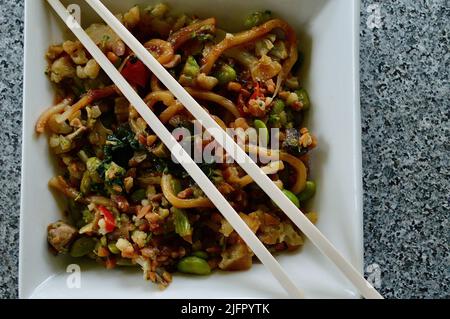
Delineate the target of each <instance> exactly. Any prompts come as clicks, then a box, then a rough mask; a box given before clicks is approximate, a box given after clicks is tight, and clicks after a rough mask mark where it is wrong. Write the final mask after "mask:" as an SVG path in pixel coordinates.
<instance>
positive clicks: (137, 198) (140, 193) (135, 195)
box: [131, 188, 147, 203]
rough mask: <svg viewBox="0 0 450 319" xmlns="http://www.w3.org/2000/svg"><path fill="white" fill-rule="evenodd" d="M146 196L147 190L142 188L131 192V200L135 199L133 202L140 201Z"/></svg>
mask: <svg viewBox="0 0 450 319" xmlns="http://www.w3.org/2000/svg"><path fill="white" fill-rule="evenodd" d="M146 198H147V192H146V191H145V189H142V188H141V189H138V190H136V191H134V192H133V194H131V200H132V201H133V203H139V202H140V201H141V200H143V199H146Z"/></svg>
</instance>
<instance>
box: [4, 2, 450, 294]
mask: <svg viewBox="0 0 450 319" xmlns="http://www.w3.org/2000/svg"><path fill="white" fill-rule="evenodd" d="M449 17H450V7H449V6H448V1H447V0H423V1H410V0H385V1H373V0H363V1H362V4H361V108H362V132H363V137H362V142H363V176H364V192H365V193H364V222H365V223H364V225H365V226H364V238H365V239H364V241H365V245H364V246H365V265H366V275H367V276H369V277H371V278H375V279H376V276H374V275H376V274H377V273H380V274H381V277H380V279H381V280H380V281H377V280H375V283H376V284H378V285H379V289H380V291H381V293H382V294H383V295H384V296H385V297H387V298H450V255H449V239H450V227H449V213H450V163H449V161H450V160H449V159H450V143H449V138H450V125H449V115H450V83H449V70H450V53H449V52H450V50H449V49H450V43H449V33H450V27H449V25H450V19H449ZM22 30H23V2H22V1H17V0H0V101H1V102H0V103H1V104H0V118H1V121H0V127H1V128H0V149H1V152H0V171H1V173H0V176H1V178H0V200H1V206H0V211H1V213H0V256H1V257H0V298H15V297H17V269H18V267H17V264H18V239H19V226H18V225H19V201H20V156H21V149H20V147H21V114H22V112H21V111H22V56H23V48H22V46H23V36H22Z"/></svg>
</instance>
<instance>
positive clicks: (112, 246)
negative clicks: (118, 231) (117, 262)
mask: <svg viewBox="0 0 450 319" xmlns="http://www.w3.org/2000/svg"><path fill="white" fill-rule="evenodd" d="M108 249H109V251H110V252H112V253H113V254H114V255H118V254H120V250H119V248H117V246H116V244H114V243H109V244H108Z"/></svg>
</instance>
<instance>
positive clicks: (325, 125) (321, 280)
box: [19, 0, 363, 299]
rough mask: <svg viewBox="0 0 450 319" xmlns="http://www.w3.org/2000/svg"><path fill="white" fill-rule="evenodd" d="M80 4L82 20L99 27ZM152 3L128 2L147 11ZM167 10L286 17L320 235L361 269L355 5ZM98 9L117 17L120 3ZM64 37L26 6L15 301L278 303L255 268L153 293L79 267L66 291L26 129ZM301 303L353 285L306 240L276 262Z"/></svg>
mask: <svg viewBox="0 0 450 319" xmlns="http://www.w3.org/2000/svg"><path fill="white" fill-rule="evenodd" d="M83 2H84V1H75V0H73V1H65V4H69V3H78V4H82V6H81V8H82V16H81V17H82V22H83V24H84V25H87V24H88V23H90V22H93V21H100V20H99V18H97V17H96V16H95V15H94V14H93V13H92V11H91V10H90V9H89V8H88V7H87V5H85V4H83ZM157 2H160V1H155V0H150V1H149V0H147V1H138V0H136V1H134V2H133V5H134V4H136V3H137V4H144V3H146V4H150V3H157ZM165 2H166V3H168V4H169V5H171V7H172V8H176V11H184V12H188V13H195V14H197V15H199V16H202V17H208V16H216V17H217V18H218V21H219V25H221V26H224V27H226V28H228V29H229V30H232V31H237V30H239V29H240V28H242V21H243V18H244V16H245V15H246V14H248V13H250V12H252V11H255V10H257V9H258V10H261V9H270V10H272V11H273V12H275V13H276V14H277V15H278V16H280V17H282V18H284V19H285V20H287V21H288V22H289V23H290V24H292V25H293V27H294V28H295V29H296V30H297V32H298V34H299V36H300V41H299V42H300V48H301V51H303V52H304V54H305V57H306V58H305V65H304V67H303V69H304V70H303V72H302V80H303V82H304V85H305V87H306V88H307V89H308V90H309V92H310V95H311V100H312V103H313V107H312V110H311V111H310V114H309V126H310V127H311V129H312V131H313V132H314V133H315V134H316V135H317V136H318V138H319V148H318V150H316V151H314V152H313V153H314V155H313V168H312V175H313V178H314V179H315V180H316V181H317V184H318V192H317V195H316V197H315V199H314V202H313V203H312V205H311V206H312V207H313V208H314V210H316V211H317V212H318V213H319V222H318V227H319V229H320V230H321V231H322V232H323V233H324V234H325V235H326V236H327V237H328V238H329V239H330V241H331V242H332V243H333V244H334V245H335V246H336V247H337V248H338V250H339V251H340V252H341V253H342V254H343V255H344V256H345V257H346V258H348V259H349V260H350V261H351V263H352V264H353V265H354V266H355V267H356V268H357V269H358V270H360V271H362V268H363V266H362V265H363V248H362V200H361V198H362V186H361V145H360V143H361V132H360V129H361V127H360V109H359V31H358V30H359V1H357V0H297V1H296V0H278V1H271V0H255V1H249V0H247V1H242V0H216V1H214V4H213V5H212V1H209V0H197V1H189V5H186V2H185V1H183V0H169V1H165ZM104 3H105V4H106V5H107V6H108V7H109V8H110V9H111V10H112V11H113V12H123V11H125V10H126V9H128V7H129V6H130V5H131V4H130V3H129V2H126V1H119V0H117V1H113V0H108V1H104ZM68 35H70V33H69V32H68V31H67V29H66V28H64V27H63V25H62V24H61V22H60V21H59V18H58V17H57V16H56V15H55V14H54V13H53V12H52V11H51V9H50V7H49V6H48V5H47V4H46V1H44V0H38V1H36V0H26V1H25V67H24V69H25V75H24V106H23V153H22V154H23V155H22V156H23V159H22V194H21V195H22V197H21V225H20V265H19V295H20V297H21V298H183V299H186V298H284V297H286V294H285V292H284V291H283V289H282V288H281V287H280V286H279V285H278V283H277V282H276V281H275V279H273V278H272V276H271V275H270V273H269V272H268V271H267V270H266V269H265V268H264V266H262V265H259V264H257V265H254V267H253V268H252V269H251V270H250V271H245V272H238V273H220V272H217V273H214V274H213V275H211V276H209V277H202V278H198V277H188V276H181V275H177V276H175V278H174V282H173V283H172V284H171V285H170V286H169V288H168V289H166V290H164V291H160V290H158V289H157V288H155V287H154V286H153V285H151V284H150V283H148V282H145V281H144V280H143V279H142V276H141V273H140V271H139V270H137V269H136V270H120V269H116V270H112V271H107V270H105V269H103V268H102V267H101V266H95V265H92V264H91V263H83V264H81V265H80V266H81V270H82V272H81V288H75V289H70V288H68V286H67V284H66V282H67V279H68V276H69V275H70V274H69V273H67V272H66V267H67V266H68V265H69V264H71V263H73V262H75V261H74V260H71V259H70V258H64V257H54V256H53V255H51V254H50V253H49V251H48V249H47V242H46V227H47V225H48V224H49V223H51V222H53V221H55V220H57V219H60V218H61V211H62V207H61V206H59V205H58V204H57V201H56V200H55V196H54V195H53V194H52V193H51V192H50V190H49V189H48V187H47V182H48V180H49V179H50V178H51V177H52V176H53V175H54V174H55V168H54V165H53V161H52V160H51V157H50V153H49V151H48V146H47V141H46V138H45V137H43V136H41V137H37V136H36V134H35V133H34V125H35V123H36V120H37V119H38V116H39V115H40V113H41V112H42V110H43V109H44V108H45V107H47V106H48V105H51V104H52V100H53V91H52V89H51V86H50V83H49V81H48V80H47V78H46V76H45V75H44V70H45V67H46V62H45V60H44V54H45V52H46V49H47V47H48V45H50V44H52V43H58V42H60V41H61V40H62V39H63V37H66V36H68ZM278 260H279V261H280V263H281V264H282V266H283V267H284V268H285V269H286V270H287V272H288V273H289V274H290V275H291V277H292V278H293V279H294V280H295V281H296V282H297V284H298V285H299V287H301V288H302V289H303V290H304V291H305V295H306V297H308V298H358V297H359V294H358V292H357V291H356V290H355V288H353V287H352V285H351V284H350V283H349V282H348V281H347V280H346V279H345V278H344V277H343V276H342V275H341V274H340V273H339V271H338V270H337V269H336V268H335V267H334V266H333V265H332V264H331V263H330V262H329V260H327V259H326V258H325V257H324V256H322V255H321V253H320V252H319V251H318V250H317V249H316V248H315V247H314V246H313V245H312V244H311V242H309V241H307V242H306V244H305V246H304V247H303V248H302V249H301V250H300V251H299V252H296V253H292V254H284V255H281V256H279V257H278Z"/></svg>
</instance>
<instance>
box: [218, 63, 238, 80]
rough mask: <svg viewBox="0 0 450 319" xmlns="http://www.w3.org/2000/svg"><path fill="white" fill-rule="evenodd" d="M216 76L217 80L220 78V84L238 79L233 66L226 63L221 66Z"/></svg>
mask: <svg viewBox="0 0 450 319" xmlns="http://www.w3.org/2000/svg"><path fill="white" fill-rule="evenodd" d="M215 76H216V78H217V80H219V84H226V83H228V82H231V81H234V80H236V77H237V74H236V71H235V70H234V69H233V68H232V67H231V66H229V65H228V64H224V65H222V66H221V68H220V69H219V71H218V72H217V73H216V74H215Z"/></svg>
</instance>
